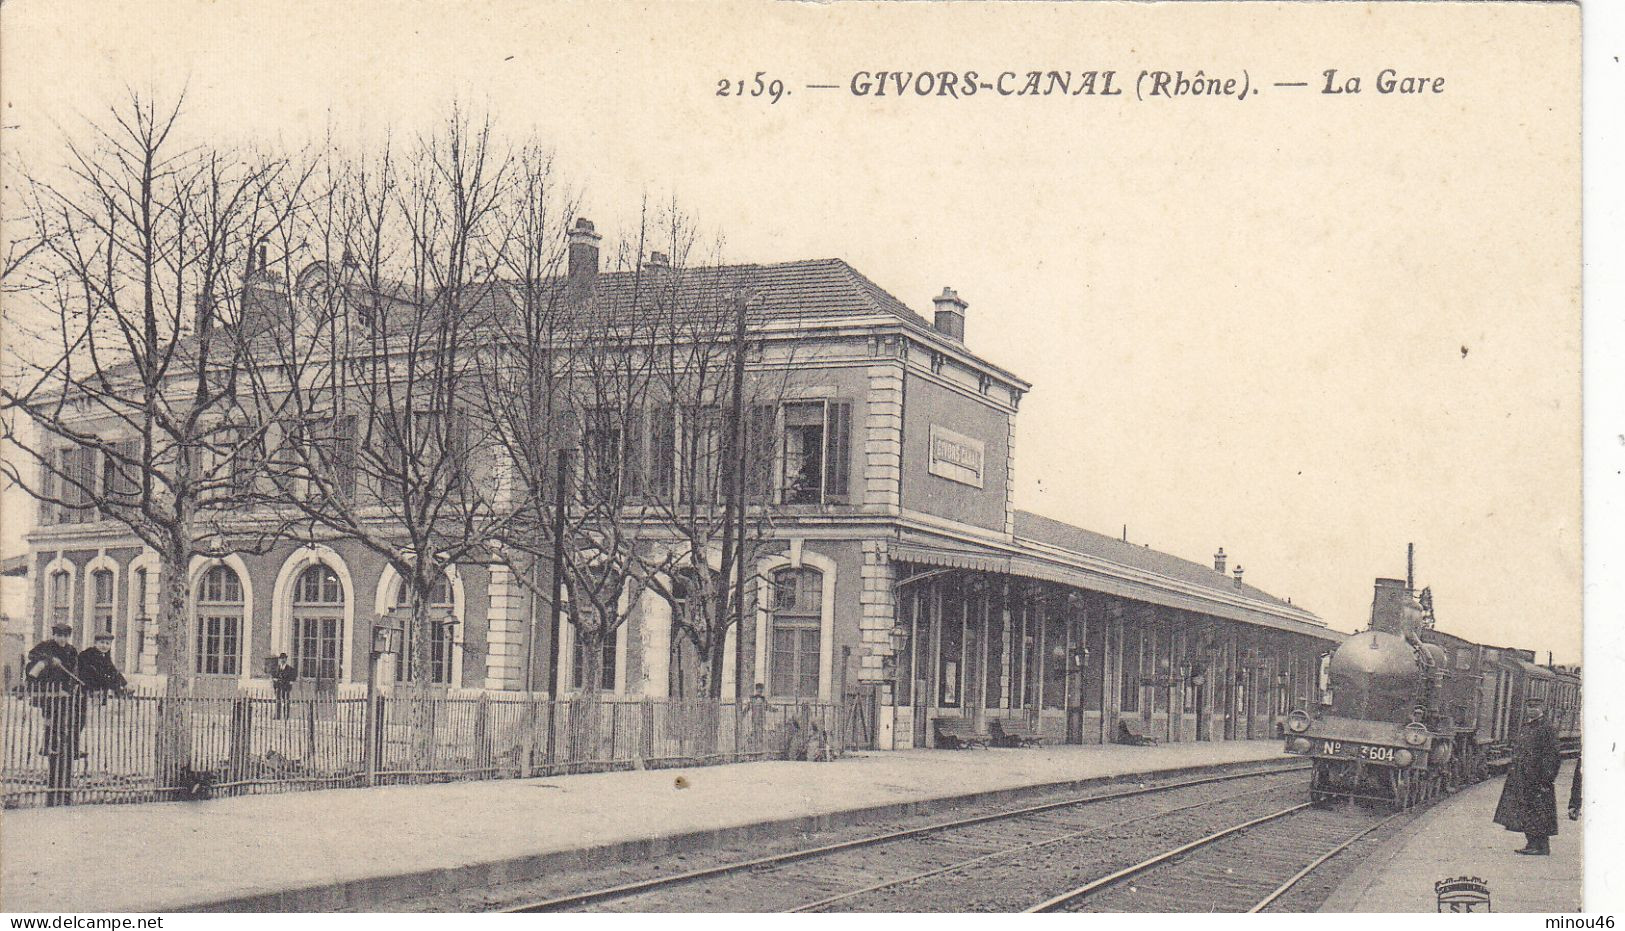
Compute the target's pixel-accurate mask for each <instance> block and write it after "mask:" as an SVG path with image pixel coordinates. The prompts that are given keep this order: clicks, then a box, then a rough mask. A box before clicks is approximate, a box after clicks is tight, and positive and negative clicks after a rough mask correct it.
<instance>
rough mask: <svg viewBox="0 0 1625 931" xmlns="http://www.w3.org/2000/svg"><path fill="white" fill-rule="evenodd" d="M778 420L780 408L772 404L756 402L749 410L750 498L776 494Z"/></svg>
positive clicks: (747, 487)
mask: <svg viewBox="0 0 1625 931" xmlns="http://www.w3.org/2000/svg"><path fill="white" fill-rule="evenodd" d="M777 419H778V408H777V407H775V406H774V405H772V404H756V405H753V406H752V407H751V409H750V423H749V425H748V430H749V432H748V434H747V435H746V437H745V451H746V454H745V456H746V457H745V494H746V496H747V497H748V498H749V500H751V501H757V502H762V501H766V500H767V499H768V497H769V496H770V495H771V494H772V493H773V451H774V449H775V448H776V446H777V444H775V443H774V442H773V439H774V437H773V432H774V430H773V428H774V426H775V423H776V421H777Z"/></svg>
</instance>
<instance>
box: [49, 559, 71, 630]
mask: <svg viewBox="0 0 1625 931" xmlns="http://www.w3.org/2000/svg"><path fill="white" fill-rule="evenodd" d="M72 599H73V576H72V575H70V574H69V573H68V570H66V569H58V570H57V571H55V572H53V573H51V617H50V622H51V623H52V624H72V623H73V600H72Z"/></svg>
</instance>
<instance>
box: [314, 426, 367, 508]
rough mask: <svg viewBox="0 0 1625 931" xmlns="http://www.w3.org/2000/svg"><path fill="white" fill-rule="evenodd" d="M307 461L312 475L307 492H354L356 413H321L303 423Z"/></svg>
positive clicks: (342, 494) (344, 494)
mask: <svg viewBox="0 0 1625 931" xmlns="http://www.w3.org/2000/svg"><path fill="white" fill-rule="evenodd" d="M301 432H302V434H303V436H302V437H301V440H302V442H303V443H304V447H305V448H304V460H305V462H304V465H305V468H306V469H307V470H308V477H309V479H310V481H309V484H308V489H307V493H308V494H310V495H313V496H315V495H321V494H323V493H330V494H333V495H336V496H337V497H339V498H342V499H348V498H351V497H353V496H354V495H355V474H356V454H355V417H354V416H351V415H342V416H335V417H322V418H318V419H315V420H311V421H307V422H306V423H305V424H303V425H302V431H301Z"/></svg>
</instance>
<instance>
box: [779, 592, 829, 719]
mask: <svg viewBox="0 0 1625 931" xmlns="http://www.w3.org/2000/svg"><path fill="white" fill-rule="evenodd" d="M823 609H824V576H823V573H821V572H819V571H818V570H816V569H805V568H803V569H780V570H778V571H777V572H775V573H773V627H772V631H771V633H770V634H769V637H770V639H769V641H768V642H769V647H770V652H769V656H768V682H767V690H768V694H769V695H772V696H774V697H775V698H795V699H810V700H815V701H816V700H817V698H818V657H819V649H820V646H821V644H820V643H819V637H820V625H821V621H822V617H823Z"/></svg>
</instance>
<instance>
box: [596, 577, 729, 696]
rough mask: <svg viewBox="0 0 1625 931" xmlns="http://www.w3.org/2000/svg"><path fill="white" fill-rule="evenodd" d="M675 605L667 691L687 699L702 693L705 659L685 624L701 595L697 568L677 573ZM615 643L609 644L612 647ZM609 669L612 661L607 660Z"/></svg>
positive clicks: (672, 587) (673, 588)
mask: <svg viewBox="0 0 1625 931" xmlns="http://www.w3.org/2000/svg"><path fill="white" fill-rule="evenodd" d="M670 590H671V598H672V601H674V602H675V604H674V605H673V607H672V618H671V643H670V645H669V652H668V656H667V658H666V694H667V695H669V696H670V697H672V698H688V697H692V696H694V695H697V694H699V693H700V670H701V668H702V665H703V663H704V658H703V657H702V656H700V650H699V648H698V647H696V646H695V645H694V641H693V640H692V639H690V637H689V636H688V634H686V633H684V632H683V629H682V626H681V625H682V624H683V623H686V622H687V621H688V619H689V618H691V617H693V616H694V614H695V607H694V601H693V600H694V599H695V598H697V597H699V592H700V582H699V578H698V577H697V575H696V574H695V572H694V570H692V569H689V570H684V571H682V572H678V573H675V574H674V575H673V576H672V578H671V585H670ZM614 646H615V645H614V643H609V644H606V647H607V648H608V649H609V650H613V648H614ZM605 666H606V668H607V667H609V666H610V661H609V660H607V659H606V661H605Z"/></svg>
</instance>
